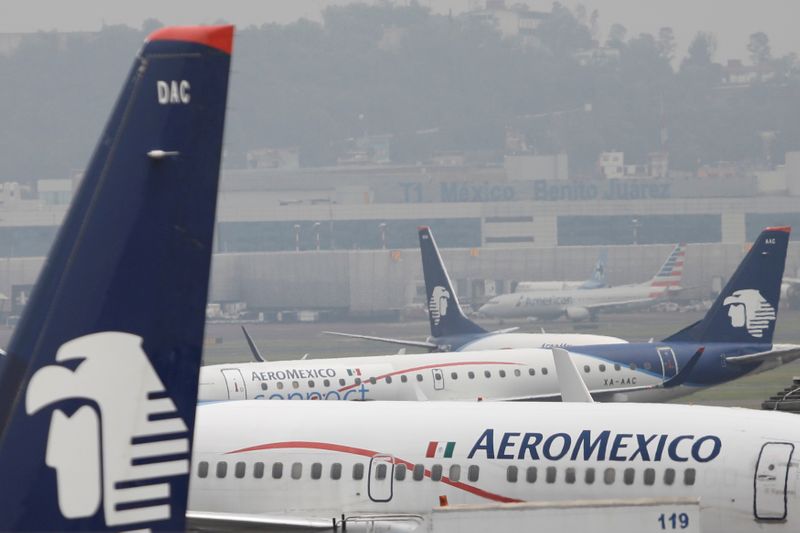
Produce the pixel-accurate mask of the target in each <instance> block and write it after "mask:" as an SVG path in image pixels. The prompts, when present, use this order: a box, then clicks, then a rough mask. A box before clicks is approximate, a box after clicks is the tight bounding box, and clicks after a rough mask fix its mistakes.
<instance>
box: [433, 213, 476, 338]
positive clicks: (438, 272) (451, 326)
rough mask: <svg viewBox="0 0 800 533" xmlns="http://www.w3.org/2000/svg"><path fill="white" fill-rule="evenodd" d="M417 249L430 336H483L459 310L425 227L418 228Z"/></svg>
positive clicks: (453, 292) (442, 263)
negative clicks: (474, 334)
mask: <svg viewBox="0 0 800 533" xmlns="http://www.w3.org/2000/svg"><path fill="white" fill-rule="evenodd" d="M419 249H420V252H421V254H422V275H423V276H424V277H425V294H426V296H427V303H428V319H429V320H430V323H431V336H433V337H447V336H450V335H463V334H470V333H486V330H485V329H483V328H482V327H480V326H479V325H478V324H476V323H475V322H473V321H472V320H470V319H468V318H467V317H466V316H465V315H464V312H463V311H462V310H461V305H460V304H459V303H458V296H457V295H456V291H455V288H454V287H453V284H452V283H450V276H448V275H447V270H446V269H445V268H444V262H443V261H442V256H441V255H439V247H438V246H436V241H435V240H433V233H432V232H431V229H430V228H429V227H427V226H422V227H420V228H419Z"/></svg>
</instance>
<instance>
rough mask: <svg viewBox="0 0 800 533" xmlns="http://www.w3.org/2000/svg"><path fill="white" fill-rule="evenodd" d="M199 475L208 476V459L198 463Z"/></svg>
mask: <svg viewBox="0 0 800 533" xmlns="http://www.w3.org/2000/svg"><path fill="white" fill-rule="evenodd" d="M197 477H208V461H200V464H199V465H197Z"/></svg>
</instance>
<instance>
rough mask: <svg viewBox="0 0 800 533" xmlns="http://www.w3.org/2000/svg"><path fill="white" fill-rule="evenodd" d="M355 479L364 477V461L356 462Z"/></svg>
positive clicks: (354, 468)
mask: <svg viewBox="0 0 800 533" xmlns="http://www.w3.org/2000/svg"><path fill="white" fill-rule="evenodd" d="M353 479H355V480H359V479H364V465H363V464H362V463H356V464H354V465H353Z"/></svg>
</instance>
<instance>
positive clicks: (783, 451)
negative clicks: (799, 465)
mask: <svg viewBox="0 0 800 533" xmlns="http://www.w3.org/2000/svg"><path fill="white" fill-rule="evenodd" d="M793 454H794V444H789V443H785V442H768V443H767V444H765V445H764V446H762V447H761V453H760V454H759V456H758V463H757V464H756V479H755V503H754V505H753V510H754V512H755V517H756V518H757V519H759V520H785V519H786V511H787V509H786V497H787V491H788V488H789V469H790V468H791V466H792V455H793Z"/></svg>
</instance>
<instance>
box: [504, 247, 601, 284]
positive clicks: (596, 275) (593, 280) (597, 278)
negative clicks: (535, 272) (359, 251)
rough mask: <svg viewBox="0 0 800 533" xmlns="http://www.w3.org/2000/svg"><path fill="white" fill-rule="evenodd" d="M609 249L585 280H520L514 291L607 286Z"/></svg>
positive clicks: (599, 258) (599, 257) (598, 259)
mask: <svg viewBox="0 0 800 533" xmlns="http://www.w3.org/2000/svg"><path fill="white" fill-rule="evenodd" d="M607 262H608V250H603V251H602V252H600V255H599V256H598V257H597V262H596V263H595V264H594V269H593V270H592V276H591V277H590V278H589V279H587V280H584V281H520V282H519V283H517V286H516V287H514V292H527V291H565V290H569V289H601V288H603V287H607V286H608V283H606V263H607Z"/></svg>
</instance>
